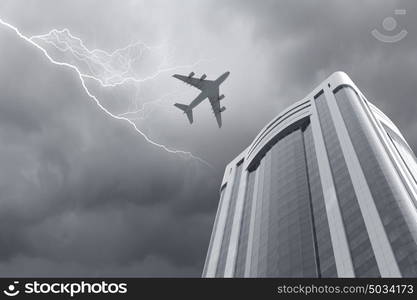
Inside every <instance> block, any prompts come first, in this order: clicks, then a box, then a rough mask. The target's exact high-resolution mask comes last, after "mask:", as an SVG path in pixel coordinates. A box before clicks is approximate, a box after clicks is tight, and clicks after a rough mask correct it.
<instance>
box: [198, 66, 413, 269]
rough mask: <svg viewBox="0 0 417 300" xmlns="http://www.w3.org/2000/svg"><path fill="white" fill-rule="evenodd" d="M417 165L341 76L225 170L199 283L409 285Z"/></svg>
mask: <svg viewBox="0 0 417 300" xmlns="http://www.w3.org/2000/svg"><path fill="white" fill-rule="evenodd" d="M416 205H417V160H416V158H415V155H414V154H413V152H412V150H411V148H410V147H409V145H408V144H407V142H406V141H405V139H404V137H403V136H402V134H401V133H400V131H399V130H398V128H397V127H396V126H395V125H394V124H393V122H392V121H391V120H390V119H389V118H388V117H387V116H386V115H384V114H383V113H382V112H381V111H380V110H379V109H378V108H377V107H375V106H374V105H372V104H371V103H370V102H369V101H368V100H367V99H366V98H365V96H364V95H363V94H362V93H361V92H360V91H359V89H358V88H357V87H356V85H355V84H354V83H353V82H352V81H351V80H350V78H349V77H348V76H347V75H346V74H345V73H343V72H336V73H334V74H332V75H331V76H330V77H329V78H327V79H326V80H325V81H324V82H322V84H320V85H319V86H318V87H317V88H315V89H314V90H313V92H311V93H310V94H309V95H308V96H307V97H305V98H304V99H303V100H301V101H299V102H297V103H295V104H293V105H292V106H290V107H288V108H287V109H286V110H285V111H283V112H282V113H281V114H279V115H278V116H277V117H276V118H275V119H274V120H272V121H271V122H270V123H269V124H268V125H267V126H265V127H264V128H263V129H262V131H261V132H260V133H259V134H258V136H257V137H256V138H255V139H254V141H253V142H252V144H251V145H250V146H249V147H248V148H246V149H245V150H244V151H243V152H242V153H241V154H240V155H238V156H237V157H236V158H235V159H234V160H233V161H232V162H230V163H229V164H228V165H227V167H226V170H225V173H224V177H223V181H222V184H221V189H220V202H219V207H218V211H217V215H216V218H215V223H214V227H213V232H212V236H211V240H210V245H209V249H208V253H207V258H206V262H205V266H204V271H203V277H417V210H416Z"/></svg>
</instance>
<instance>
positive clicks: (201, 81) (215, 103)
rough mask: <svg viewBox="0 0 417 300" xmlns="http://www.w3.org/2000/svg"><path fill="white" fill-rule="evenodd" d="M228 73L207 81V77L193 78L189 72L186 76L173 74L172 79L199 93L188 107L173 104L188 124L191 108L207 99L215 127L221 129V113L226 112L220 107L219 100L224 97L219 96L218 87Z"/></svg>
mask: <svg viewBox="0 0 417 300" xmlns="http://www.w3.org/2000/svg"><path fill="white" fill-rule="evenodd" d="M229 74H230V72H226V73H224V74H223V75H221V76H220V77H219V78H217V79H216V80H207V79H205V78H206V77H207V76H206V74H203V75H202V76H201V77H200V78H195V77H193V76H194V75H195V73H194V72H191V73H190V74H189V75H188V76H184V75H179V74H174V75H172V77H175V78H177V79H179V80H182V81H184V82H185V83H188V84H190V85H192V86H193V87H195V88H197V89H199V90H200V91H201V93H200V94H199V95H198V96H197V98H195V99H194V100H193V101H191V103H190V104H189V105H186V104H181V103H175V104H174V105H175V106H176V107H178V108H179V109H181V110H182V111H183V112H184V113H185V114H186V115H187V118H188V121H190V124H192V123H193V108H194V107H196V106H197V105H199V104H200V103H201V102H202V101H203V100H204V99H206V98H208V99H209V100H210V104H211V108H212V109H213V112H214V116H215V117H216V120H217V125H219V128H220V127H222V116H221V113H222V112H224V111H225V110H226V107H224V106H223V107H220V100H222V99H223V98H224V95H219V86H220V84H222V82H223V81H225V80H226V78H227V77H228V76H229Z"/></svg>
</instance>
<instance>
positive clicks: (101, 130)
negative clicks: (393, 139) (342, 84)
mask: <svg viewBox="0 0 417 300" xmlns="http://www.w3.org/2000/svg"><path fill="white" fill-rule="evenodd" d="M394 9H406V12H407V13H406V15H405V16H398V17H396V18H397V19H398V20H397V21H398V26H399V28H405V29H406V30H407V31H408V34H407V36H406V37H405V38H404V39H403V40H401V41H399V42H397V43H393V44H389V43H383V42H381V41H378V40H377V39H375V38H374V37H373V36H372V35H371V31H372V30H373V29H379V30H380V31H383V29H382V20H384V18H385V17H387V16H393V12H394ZM416 14H417V4H416V3H415V1H411V0H410V1H385V2H384V4H382V3H381V1H361V2H360V4H359V2H358V4H356V5H354V4H353V3H352V1H347V0H346V1H325V0H320V1H283V0H282V1H278V0H277V1H266V0H265V1H241V0H239V1H237V0H236V1H214V0H213V1H123V2H120V1H98V0H96V1H59V3H57V1H42V2H40V1H3V2H2V3H1V4H0V18H1V19H3V20H4V21H7V22H9V23H10V24H13V25H14V26H16V27H18V28H19V29H20V30H21V31H22V33H24V34H25V35H27V36H31V35H34V34H42V33H47V32H48V31H50V30H51V29H53V28H56V29H63V28H68V29H70V30H71V32H72V33H73V34H75V35H77V36H79V37H80V38H82V39H83V41H84V42H85V44H86V45H88V46H89V47H90V48H91V49H94V48H100V49H105V50H106V51H112V50H114V49H116V48H119V47H122V46H125V45H127V44H129V43H131V42H132V41H137V40H140V41H143V42H145V43H149V44H158V43H162V42H164V43H165V42H166V43H168V44H169V45H170V46H172V48H173V49H175V51H174V52H173V54H172V61H173V63H175V64H179V65H181V64H190V63H193V62H195V61H198V60H200V59H203V60H202V62H201V63H199V64H198V65H196V66H195V67H194V68H192V69H191V68H184V69H181V70H178V72H183V73H185V74H186V73H189V72H190V71H194V72H195V73H196V74H197V75H200V74H203V73H206V74H207V76H208V78H213V77H216V76H218V75H220V74H221V73H223V72H224V71H230V72H231V75H230V77H229V78H228V79H227V81H226V82H225V83H224V84H223V86H222V87H221V89H222V93H224V94H225V96H226V98H225V100H224V105H225V106H226V107H227V110H226V111H225V113H224V114H223V116H224V126H223V128H222V129H221V130H219V129H218V128H217V126H216V124H215V119H214V117H213V115H212V113H211V111H210V108H209V105H208V104H207V103H204V104H202V105H200V107H198V108H197V109H196V111H195V113H194V118H195V123H194V124H193V126H189V124H187V121H186V119H185V117H184V115H182V114H181V113H180V112H179V111H176V109H175V108H174V107H173V106H172V104H173V103H175V102H184V103H187V102H188V101H190V100H191V99H192V97H194V96H195V95H196V91H194V90H192V89H191V88H189V87H188V86H185V85H183V84H181V83H180V82H176V81H175V79H173V78H171V77H170V76H171V75H172V74H171V73H170V72H166V73H163V74H161V75H160V76H158V77H157V78H156V79H155V80H153V81H152V83H149V84H150V85H144V86H143V89H142V94H141V97H143V99H145V100H144V101H146V99H150V98H152V97H154V96H155V94H156V95H159V94H161V93H162V92H164V93H165V92H169V91H175V92H176V93H177V94H175V95H174V96H172V97H167V98H166V99H165V98H164V99H163V101H161V103H160V105H159V106H157V107H156V108H155V109H154V110H153V111H152V112H151V113H150V114H149V116H148V118H147V119H146V120H145V121H143V122H142V123H140V125H141V129H142V130H144V131H145V132H146V133H147V134H148V135H149V136H150V137H151V138H152V139H154V140H156V141H158V142H160V143H163V144H166V145H169V146H170V147H172V148H178V149H183V150H187V151H191V152H192V153H193V154H195V155H197V156H199V157H201V158H203V159H204V160H206V161H208V162H209V163H210V164H211V165H212V166H213V167H211V168H210V167H207V166H205V165H204V164H201V163H200V162H198V161H196V160H193V159H190V158H187V157H184V156H181V155H177V154H172V153H168V152H166V151H164V150H163V149H161V148H158V147H155V146H153V145H151V144H149V143H147V142H146V141H145V139H144V138H143V137H142V136H141V135H139V134H138V133H137V132H135V131H134V130H133V129H132V127H131V126H130V125H129V124H128V123H126V122H123V121H119V120H115V119H114V118H111V117H110V116H109V115H107V114H105V113H104V112H103V111H102V110H101V109H100V108H99V107H98V106H97V105H96V104H95V103H94V101H92V99H91V98H89V97H88V96H87V95H86V93H85V91H84V89H83V88H82V86H81V84H80V80H79V78H78V76H77V74H76V73H75V72H74V71H73V70H71V69H69V68H65V67H61V66H56V65H53V64H51V63H50V62H49V61H48V60H47V59H46V57H45V56H44V55H43V54H42V53H41V52H40V51H39V50H38V49H36V48H35V47H33V46H32V45H30V44H28V43H27V42H25V41H23V40H22V39H20V38H18V36H17V35H16V34H15V33H14V32H13V31H11V30H10V29H8V28H6V27H3V26H0V41H1V51H0V54H1V56H0V139H1V143H0V165H1V169H0V276H200V275H201V272H202V268H203V264H204V258H205V254H206V251H207V247H208V243H209V238H210V233H211V229H212V225H213V221H214V215H215V212H216V208H217V204H218V188H219V185H220V182H221V179H222V175H223V168H224V166H225V165H226V163H227V162H228V161H230V160H231V159H232V158H233V157H234V156H236V155H237V154H238V153H239V152H241V151H242V150H243V149H244V148H245V147H247V146H248V145H249V144H250V142H251V140H252V139H253V138H254V137H255V135H256V134H257V132H258V131H259V130H260V129H261V128H262V127H263V126H264V125H265V124H266V123H267V122H269V121H270V120H271V119H272V118H273V117H274V116H275V115H276V114H278V113H279V112H280V111H281V110H282V109H284V108H285V107H286V106H288V105H289V104H291V103H293V102H295V101H297V100H300V99H301V98H302V97H304V96H305V95H306V94H308V93H309V92H310V90H311V89H312V88H313V87H314V86H315V85H317V84H318V83H320V82H321V81H322V80H324V79H325V78H326V77H327V76H328V75H330V74H331V73H333V72H334V71H338V70H342V71H345V72H346V73H348V75H349V76H350V77H351V78H352V79H353V81H354V82H355V83H356V84H357V85H358V87H359V88H360V89H361V90H362V91H363V92H364V94H365V95H366V96H367V98H368V99H369V100H370V101H371V102H373V103H374V104H376V105H377V106H378V107H379V108H381V109H382V110H383V111H384V112H385V113H386V114H387V115H388V116H390V118H391V119H392V120H393V121H394V122H395V123H396V124H397V125H398V126H399V128H400V129H401V130H402V132H403V133H404V135H405V137H406V138H407V140H408V141H409V143H410V145H411V146H412V148H413V149H414V150H417V135H416V132H417V116H416V113H415V112H416V108H417V101H416V91H417V87H416V80H417V52H416V45H417V39H416V36H417V32H415V30H416V28H417V26H416V25H417V18H416V17H415V16H416ZM126 93H127V92H126V91H119V90H117V91H113V92H112V94H111V95H110V96H109V97H110V98H111V99H113V100H114V101H123V99H124V97H126ZM177 95H181V97H182V98H180V99H178V98H177V97H178V96H177Z"/></svg>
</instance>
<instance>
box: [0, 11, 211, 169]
mask: <svg viewBox="0 0 417 300" xmlns="http://www.w3.org/2000/svg"><path fill="white" fill-rule="evenodd" d="M0 24H1V25H3V26H6V27H7V28H9V29H11V30H13V31H14V32H15V33H16V35H17V36H18V37H19V38H21V39H23V40H24V41H26V42H27V43H29V44H30V45H32V46H33V47H35V48H37V49H38V50H40V51H41V52H42V53H43V54H44V56H45V57H46V58H47V59H48V60H49V61H50V62H51V63H52V64H55V65H58V66H62V67H66V68H69V69H71V70H73V71H74V72H75V73H76V74H77V75H78V78H79V80H80V83H81V86H82V87H83V89H84V91H85V93H86V94H87V95H88V97H90V98H91V99H92V100H93V101H94V102H95V103H96V104H97V106H98V107H99V108H100V109H101V110H102V111H103V112H104V113H106V114H107V115H109V116H110V117H112V118H114V119H116V120H120V121H124V122H127V123H128V124H129V125H130V126H131V127H132V128H133V129H134V130H135V131H136V132H137V133H139V135H141V136H142V137H143V138H144V139H145V140H146V141H147V142H148V143H150V144H152V145H153V146H155V147H158V148H160V149H162V150H164V151H166V152H169V153H173V154H178V155H181V156H184V157H188V158H192V159H195V160H197V161H199V162H201V163H203V164H204V165H206V166H209V167H212V166H211V165H210V164H209V163H208V162H206V161H205V160H204V159H202V158H200V157H198V156H195V155H194V154H192V153H191V152H189V151H184V150H177V149H174V148H171V147H167V146H165V145H163V144H160V143H157V142H155V141H153V140H152V139H151V138H149V137H148V136H147V135H146V134H145V133H144V132H143V131H141V130H140V129H139V128H138V127H137V125H136V124H135V123H134V122H133V120H131V119H129V118H128V117H126V114H128V113H129V112H127V113H123V114H119V115H115V114H113V113H112V112H110V111H109V110H108V109H107V108H105V107H104V106H103V105H102V104H101V102H100V100H99V99H98V98H97V97H96V96H95V95H94V94H93V93H92V92H91V91H90V90H89V88H88V87H87V84H86V79H91V80H94V81H96V82H98V83H99V84H100V85H101V86H102V87H115V86H119V85H123V84H125V83H128V82H134V83H142V82H144V81H147V80H151V79H155V78H156V77H157V76H159V75H160V74H162V73H164V72H169V71H173V70H175V69H178V68H188V67H190V66H194V65H196V64H197V63H195V64H193V65H184V66H176V67H165V68H158V69H157V71H155V72H154V73H153V74H151V75H148V76H146V77H142V78H138V77H136V76H134V75H133V74H132V72H131V71H132V70H131V65H132V62H133V61H134V60H135V59H137V56H136V58H135V57H134V58H129V59H127V60H126V59H125V57H124V56H123V55H121V53H123V52H124V51H129V50H131V49H134V48H137V47H139V46H140V47H139V48H141V51H139V52H138V53H139V55H140V54H141V53H143V51H145V50H149V49H151V48H150V47H147V46H145V45H143V44H140V43H134V44H130V45H128V46H127V47H124V48H120V49H117V50H115V51H114V52H112V53H108V52H106V51H103V50H100V49H94V50H88V48H87V47H85V46H84V43H83V42H82V40H81V39H79V38H77V37H75V36H73V35H72V34H71V33H70V31H69V30H68V29H64V30H56V29H53V30H51V31H50V32H49V33H47V34H44V35H35V36H32V37H27V36H25V35H24V34H22V33H21V32H20V30H19V29H18V28H17V27H15V26H13V25H11V24H9V23H8V22H5V21H4V20H3V19H1V18H0ZM65 36H66V37H67V38H66V39H62V37H65ZM51 37H52V39H51ZM53 38H55V40H56V41H57V42H58V43H54V39H53ZM36 40H40V41H44V42H46V43H48V44H51V45H53V46H54V47H55V48H57V49H58V50H60V51H70V52H71V53H72V54H73V55H74V57H76V58H77V59H78V60H80V61H84V62H86V64H87V67H88V69H89V71H90V72H89V73H87V72H85V71H81V70H80V68H79V67H77V66H76V65H75V64H71V63H68V62H62V61H58V60H56V59H54V58H53V57H52V56H51V55H49V53H48V51H47V50H46V49H45V48H44V47H42V46H41V45H40V43H37V42H35V41H36ZM71 41H72V42H71ZM114 58H117V59H118V60H121V61H122V62H123V63H122V64H121V65H119V67H117V68H115V67H114V65H112V62H114V60H113V59H114ZM198 63H199V62H198ZM93 64H95V65H97V66H101V67H102V68H103V71H102V72H101V73H100V74H97V72H96V71H94V68H93V66H92V65H93ZM120 66H122V67H120ZM144 109H145V106H143V107H142V108H141V109H138V110H136V111H133V112H132V113H138V112H140V111H143V110H144Z"/></svg>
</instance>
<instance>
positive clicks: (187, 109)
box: [174, 103, 193, 124]
mask: <svg viewBox="0 0 417 300" xmlns="http://www.w3.org/2000/svg"><path fill="white" fill-rule="evenodd" d="M174 105H175V107H178V108H179V109H181V110H182V111H183V112H184V113H185V114H187V118H188V121H190V124H192V123H193V110H192V109H190V107H189V106H188V105H185V104H181V103H175V104H174Z"/></svg>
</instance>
